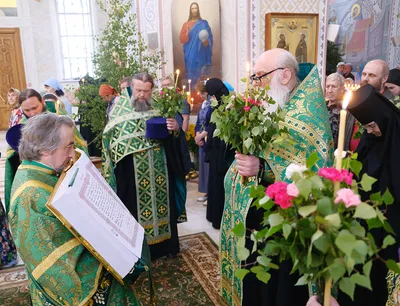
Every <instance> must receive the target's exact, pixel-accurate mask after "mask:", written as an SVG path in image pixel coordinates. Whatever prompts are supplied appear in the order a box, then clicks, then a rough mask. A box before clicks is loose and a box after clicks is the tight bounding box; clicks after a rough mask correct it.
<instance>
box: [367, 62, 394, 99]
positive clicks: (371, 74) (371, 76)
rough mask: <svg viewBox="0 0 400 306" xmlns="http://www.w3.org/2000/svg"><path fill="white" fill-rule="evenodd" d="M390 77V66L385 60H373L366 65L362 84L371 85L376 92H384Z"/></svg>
mask: <svg viewBox="0 0 400 306" xmlns="http://www.w3.org/2000/svg"><path fill="white" fill-rule="evenodd" d="M388 76H389V66H388V64H387V63H386V62H385V61H383V60H373V61H370V62H368V63H367V64H366V65H365V67H364V70H363V72H362V75H361V84H370V85H372V86H373V87H375V89H376V90H378V91H380V92H383V90H384V89H385V82H386V81H387V79H388Z"/></svg>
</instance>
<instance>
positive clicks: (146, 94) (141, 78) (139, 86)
mask: <svg viewBox="0 0 400 306" xmlns="http://www.w3.org/2000/svg"><path fill="white" fill-rule="evenodd" d="M153 87H154V81H153V77H152V76H151V75H150V74H148V73H147V72H141V73H138V74H135V75H134V76H133V79H132V98H131V106H132V107H133V108H134V109H135V111H137V112H145V111H148V110H150V109H151V108H152V105H153V103H152V99H151V95H152V90H153Z"/></svg>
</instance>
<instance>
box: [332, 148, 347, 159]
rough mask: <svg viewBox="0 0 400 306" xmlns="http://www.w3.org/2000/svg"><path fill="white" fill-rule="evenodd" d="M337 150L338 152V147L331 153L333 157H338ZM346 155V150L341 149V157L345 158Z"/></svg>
mask: <svg viewBox="0 0 400 306" xmlns="http://www.w3.org/2000/svg"><path fill="white" fill-rule="evenodd" d="M338 152H339V151H338V149H336V150H335V153H333V154H334V155H335V158H337V157H338ZM346 155H347V152H346V151H342V158H345V157H346Z"/></svg>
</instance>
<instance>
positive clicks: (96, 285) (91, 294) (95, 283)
mask: <svg viewBox="0 0 400 306" xmlns="http://www.w3.org/2000/svg"><path fill="white" fill-rule="evenodd" d="M102 270H103V266H102V265H101V264H100V265H99V269H98V270H97V273H96V279H95V281H94V284H93V289H92V291H90V293H89V294H88V296H87V297H86V298H85V299H84V300H83V301H82V302H81V303H80V304H79V305H78V306H86V305H90V303H91V301H89V299H91V298H92V297H93V295H94V294H95V293H96V291H97V288H98V287H99V280H100V279H101V277H100V276H101V271H102Z"/></svg>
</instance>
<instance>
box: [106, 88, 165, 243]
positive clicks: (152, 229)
mask: <svg viewBox="0 0 400 306" xmlns="http://www.w3.org/2000/svg"><path fill="white" fill-rule="evenodd" d="M157 115H158V113H157V112H156V111H154V110H150V111H148V112H135V111H134V110H133V109H132V107H131V106H130V101H129V100H128V99H127V98H126V97H125V96H120V99H119V101H118V102H117V103H116V105H115V106H114V108H113V109H112V111H111V112H110V115H109V116H110V121H109V122H108V124H107V126H106V127H105V129H104V132H103V167H102V174H103V176H104V178H105V179H106V180H107V182H108V183H109V184H110V185H111V187H112V188H113V189H114V190H115V191H116V188H117V181H116V177H115V173H114V168H115V167H116V165H117V163H118V162H119V161H120V160H122V159H123V158H124V157H125V156H128V155H130V154H132V156H133V165H134V171H135V173H134V177H135V185H136V195H137V199H136V203H137V212H138V216H137V219H138V220H137V221H138V222H139V223H140V225H142V226H143V228H144V229H145V232H146V238H147V241H148V243H149V245H152V244H156V243H160V242H162V241H165V240H167V239H170V238H171V229H170V224H169V187H168V186H169V183H168V172H167V159H166V156H165V151H164V148H163V146H162V145H161V144H160V143H159V142H157V141H153V140H151V139H147V138H146V137H145V136H146V135H145V134H146V121H147V120H148V119H150V118H152V117H155V116H157Z"/></svg>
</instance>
